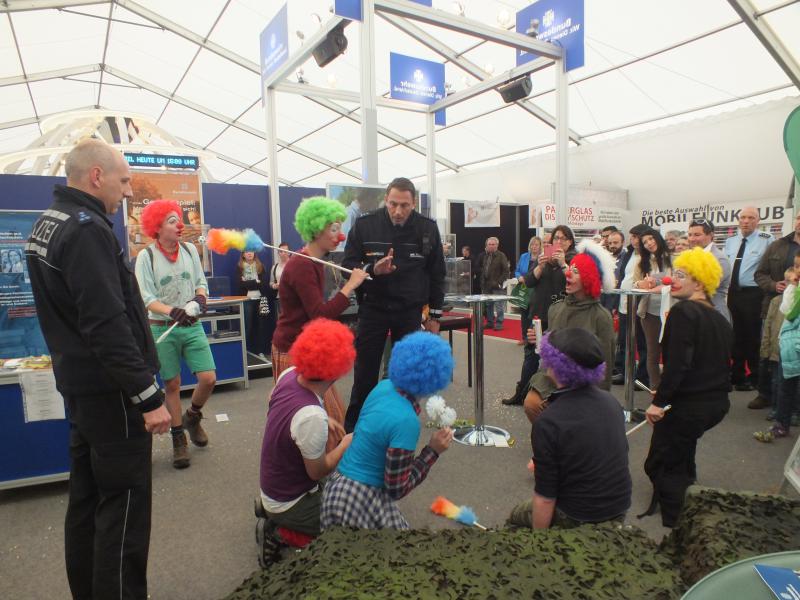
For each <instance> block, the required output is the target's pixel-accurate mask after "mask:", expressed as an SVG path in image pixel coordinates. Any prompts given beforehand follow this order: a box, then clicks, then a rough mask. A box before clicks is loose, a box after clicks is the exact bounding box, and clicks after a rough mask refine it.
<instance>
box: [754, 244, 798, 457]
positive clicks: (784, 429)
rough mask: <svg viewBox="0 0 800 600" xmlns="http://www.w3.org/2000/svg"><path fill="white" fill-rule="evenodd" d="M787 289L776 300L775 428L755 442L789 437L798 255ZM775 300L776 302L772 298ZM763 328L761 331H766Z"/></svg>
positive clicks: (794, 396)
mask: <svg viewBox="0 0 800 600" xmlns="http://www.w3.org/2000/svg"><path fill="white" fill-rule="evenodd" d="M785 278H786V282H787V283H788V285H787V286H786V289H785V290H784V292H783V296H778V298H780V300H781V301H780V306H779V309H778V310H779V311H780V313H781V314H783V315H785V317H786V318H785V320H784V321H783V324H782V325H781V329H780V334H779V340H778V346H779V349H780V361H779V362H778V363H777V368H776V369H775V372H776V377H780V380H779V381H780V387H779V388H778V390H777V394H776V396H775V398H774V400H773V402H774V404H775V424H774V425H773V426H772V427H771V428H770V430H769V431H766V432H764V431H757V432H756V433H754V434H753V436H754V437H755V438H756V439H757V440H758V441H759V442H771V441H773V440H774V439H775V438H783V437H788V436H789V427H790V426H791V424H792V423H791V420H792V413H793V412H794V410H795V406H796V404H797V392H798V383H800V318H798V317H800V294H798V293H797V282H798V279H800V251H798V252H797V253H796V254H795V257H794V265H793V266H792V267H791V268H789V269H787V270H786V274H785ZM776 300H777V298H776ZM766 326H767V325H766V324H765V329H766Z"/></svg>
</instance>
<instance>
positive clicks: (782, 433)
mask: <svg viewBox="0 0 800 600" xmlns="http://www.w3.org/2000/svg"><path fill="white" fill-rule="evenodd" d="M769 432H770V433H771V434H772V437H774V438H776V439H777V438H785V437H789V430H788V429H786V428H784V427H783V425H778V424H777V423H775V425H773V426H772V427H770V428H769Z"/></svg>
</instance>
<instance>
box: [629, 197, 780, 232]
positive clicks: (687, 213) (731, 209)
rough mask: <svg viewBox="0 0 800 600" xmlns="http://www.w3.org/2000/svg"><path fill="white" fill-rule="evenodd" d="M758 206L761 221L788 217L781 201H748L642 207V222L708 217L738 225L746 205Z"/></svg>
mask: <svg viewBox="0 0 800 600" xmlns="http://www.w3.org/2000/svg"><path fill="white" fill-rule="evenodd" d="M754 205H755V206H756V208H757V209H758V216H759V217H760V220H761V221H765V222H768V223H777V222H783V221H784V220H785V218H786V217H787V215H788V213H787V212H786V208H785V206H784V205H783V204H782V202H781V201H777V200H775V201H772V202H769V203H766V204H765V203H756V202H752V203H748V202H742V203H737V204H733V205H731V204H705V205H701V206H688V207H678V206H676V207H671V208H645V209H642V223H643V224H645V225H650V226H652V227H660V226H661V225H669V224H671V223H674V224H676V225H684V226H688V225H689V223H691V222H692V221H694V220H695V219H708V220H709V221H711V222H712V223H714V225H715V226H726V225H733V226H735V225H737V224H738V223H739V213H740V212H741V211H742V209H743V208H744V207H745V206H754Z"/></svg>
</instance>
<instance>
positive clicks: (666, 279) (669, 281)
mask: <svg viewBox="0 0 800 600" xmlns="http://www.w3.org/2000/svg"><path fill="white" fill-rule="evenodd" d="M661 283H663V284H664V285H672V277H670V276H666V277H664V278H663V279H662V280H661Z"/></svg>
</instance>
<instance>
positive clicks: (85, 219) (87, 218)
mask: <svg viewBox="0 0 800 600" xmlns="http://www.w3.org/2000/svg"><path fill="white" fill-rule="evenodd" d="M91 222H92V215H90V214H89V213H87V212H86V211H83V210H82V211H80V212H78V223H80V224H81V225H86V224H87V223H91Z"/></svg>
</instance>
